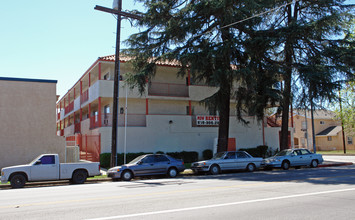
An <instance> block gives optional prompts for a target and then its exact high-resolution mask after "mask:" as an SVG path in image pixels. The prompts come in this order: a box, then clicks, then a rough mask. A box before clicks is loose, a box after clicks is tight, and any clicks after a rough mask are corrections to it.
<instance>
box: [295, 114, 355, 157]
mask: <svg viewBox="0 0 355 220" xmlns="http://www.w3.org/2000/svg"><path fill="white" fill-rule="evenodd" d="M308 117H310V116H309V115H307V126H308V129H307V136H308V147H309V148H313V147H312V143H313V141H312V120H311V119H310V118H308ZM303 121H305V117H303V116H295V117H294V121H293V123H294V130H295V133H294V138H295V139H298V143H299V144H298V146H299V147H307V139H305V131H302V130H301V128H302V122H303ZM321 121H322V122H323V124H321V123H320V122H321ZM290 125H291V121H290ZM339 125H341V123H340V121H336V120H333V119H317V118H315V119H314V130H315V134H316V135H317V134H318V133H319V132H321V131H323V130H325V129H326V128H328V127H330V126H339ZM302 139H303V140H304V143H302ZM345 145H346V148H347V149H349V150H353V149H355V145H354V143H353V144H348V142H347V139H345ZM316 147H317V149H318V150H342V149H343V136H342V133H341V132H338V134H337V135H336V136H332V140H331V141H328V138H327V137H326V136H318V137H317V136H316Z"/></svg>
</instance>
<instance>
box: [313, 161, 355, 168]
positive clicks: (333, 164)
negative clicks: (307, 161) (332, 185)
mask: <svg viewBox="0 0 355 220" xmlns="http://www.w3.org/2000/svg"><path fill="white" fill-rule="evenodd" d="M349 165H353V163H352V162H338V163H331V164H320V165H318V167H340V166H349Z"/></svg>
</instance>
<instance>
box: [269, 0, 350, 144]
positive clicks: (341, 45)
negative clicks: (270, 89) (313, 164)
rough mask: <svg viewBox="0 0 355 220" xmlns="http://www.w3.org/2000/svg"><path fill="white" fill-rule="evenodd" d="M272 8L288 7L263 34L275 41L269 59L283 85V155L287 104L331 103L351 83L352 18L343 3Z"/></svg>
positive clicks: (285, 0)
mask: <svg viewBox="0 0 355 220" xmlns="http://www.w3.org/2000/svg"><path fill="white" fill-rule="evenodd" d="M276 2H277V4H276V5H279V4H287V6H286V7H285V8H284V9H282V10H278V11H277V13H273V14H272V17H271V19H272V21H271V22H270V24H271V26H272V28H270V29H269V30H267V31H266V32H265V33H266V34H267V36H268V37H269V38H272V39H274V40H275V45H276V47H275V48H274V52H273V56H274V58H273V59H274V63H275V64H277V65H278V66H280V71H281V76H282V79H283V82H284V85H283V88H282V94H283V98H282V100H281V102H280V104H281V107H282V111H283V113H282V128H281V130H282V131H281V149H285V148H288V117H289V106H290V103H291V101H292V100H291V99H292V98H294V99H295V101H298V104H301V105H303V106H305V105H309V103H311V104H313V103H322V102H323V101H324V100H325V99H326V100H328V101H329V102H332V101H334V100H336V98H337V95H336V93H337V91H338V89H339V88H340V86H341V79H351V78H353V77H354V61H355V56H354V41H353V40H351V39H349V37H348V36H349V27H350V26H351V24H352V21H353V19H354V13H353V6H351V5H344V0H319V1H314V0H294V1H291V0H281V1H276ZM300 86H301V87H303V89H300ZM303 91H304V92H303Z"/></svg>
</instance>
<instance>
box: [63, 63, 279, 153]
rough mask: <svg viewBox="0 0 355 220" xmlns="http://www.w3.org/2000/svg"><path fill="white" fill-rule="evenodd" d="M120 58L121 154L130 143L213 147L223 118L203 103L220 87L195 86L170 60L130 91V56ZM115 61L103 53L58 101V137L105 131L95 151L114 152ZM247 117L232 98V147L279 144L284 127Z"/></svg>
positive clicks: (140, 147) (139, 148)
mask: <svg viewBox="0 0 355 220" xmlns="http://www.w3.org/2000/svg"><path fill="white" fill-rule="evenodd" d="M120 59H121V60H120V68H121V69H120V71H121V75H122V79H121V80H120V90H119V117H118V124H119V128H118V137H119V140H118V150H117V152H118V153H122V152H123V151H124V146H125V144H126V148H127V152H157V151H163V152H179V151H197V152H198V153H199V156H200V157H202V151H204V150H206V149H211V150H212V149H213V147H214V144H215V139H216V138H217V137H218V119H219V118H218V116H216V115H215V113H214V112H209V111H208V110H206V108H205V107H204V106H202V105H200V101H201V100H203V99H204V98H206V97H209V96H210V95H212V94H213V93H214V92H215V91H216V90H217V88H214V87H208V86H206V85H203V84H195V83H193V82H191V79H190V76H189V75H188V76H187V77H186V78H181V77H177V71H178V68H179V64H178V63H174V62H165V63H160V64H159V65H158V67H157V73H156V75H155V77H154V78H153V79H152V80H151V81H150V82H148V83H147V87H146V90H145V93H144V94H143V95H141V94H140V93H139V92H138V90H137V89H133V90H130V89H127V86H126V85H125V74H126V73H128V72H130V71H132V68H131V66H130V64H129V63H128V62H127V61H128V58H125V57H121V58H120ZM114 61H115V57H114V56H105V57H99V58H98V59H97V60H96V62H95V63H94V64H92V65H91V66H90V67H89V69H88V70H87V71H86V72H85V73H84V74H83V76H82V77H81V78H80V79H79V80H78V81H77V82H76V83H75V84H74V85H73V87H72V88H70V89H69V91H68V93H67V94H65V95H64V96H63V97H61V99H60V100H59V101H58V102H57V112H58V115H57V133H58V135H60V136H72V135H74V134H81V135H82V137H83V136H85V135H88V137H92V135H100V136H99V138H96V139H95V140H94V142H95V141H96V142H100V147H97V149H96V150H95V151H97V152H100V153H105V152H111V135H112V134H111V132H112V130H111V124H112V103H113V98H112V97H113V79H114ZM126 103H127V107H126ZM126 114H127V115H126ZM125 115H126V116H127V122H125ZM245 118H246V119H247V120H248V121H249V122H250V123H249V124H248V125H247V126H244V125H242V124H241V123H240V122H239V121H238V120H237V116H236V111H235V103H234V101H233V100H231V114H230V130H229V132H230V133H229V137H230V138H232V141H231V147H232V148H233V139H235V147H236V149H240V148H251V147H256V146H258V145H263V144H265V145H268V146H270V147H273V148H277V147H279V135H278V132H279V128H270V127H266V126H264V125H265V124H263V123H262V122H261V121H259V122H258V121H257V120H255V118H254V117H245ZM125 137H126V139H125ZM124 140H126V141H127V142H126V143H125V142H124ZM81 141H84V138H82V139H81ZM94 145H95V144H94ZM95 146H98V145H97V144H96V145H95ZM89 148H91V147H90V146H89ZM93 148H95V147H93Z"/></svg>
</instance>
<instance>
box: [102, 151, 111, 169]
mask: <svg viewBox="0 0 355 220" xmlns="http://www.w3.org/2000/svg"><path fill="white" fill-rule="evenodd" d="M110 161H111V153H103V154H100V166H101V167H103V168H109V167H110Z"/></svg>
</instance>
